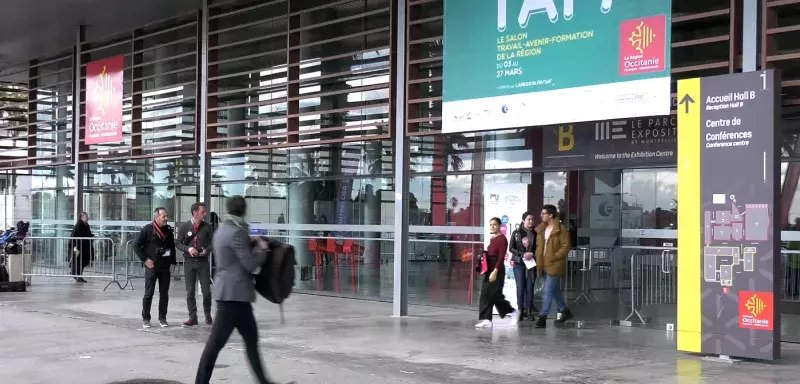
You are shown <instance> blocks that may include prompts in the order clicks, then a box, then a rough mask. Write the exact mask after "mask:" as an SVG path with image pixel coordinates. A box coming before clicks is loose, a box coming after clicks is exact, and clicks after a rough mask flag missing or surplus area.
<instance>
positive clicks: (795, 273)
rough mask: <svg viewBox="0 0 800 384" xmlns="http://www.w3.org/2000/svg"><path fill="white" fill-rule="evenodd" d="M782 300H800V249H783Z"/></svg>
mask: <svg viewBox="0 0 800 384" xmlns="http://www.w3.org/2000/svg"><path fill="white" fill-rule="evenodd" d="M781 288H783V289H782V290H781V300H783V301H788V302H800V251H794V250H782V251H781Z"/></svg>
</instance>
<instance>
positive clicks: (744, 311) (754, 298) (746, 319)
mask: <svg viewBox="0 0 800 384" xmlns="http://www.w3.org/2000/svg"><path fill="white" fill-rule="evenodd" d="M773 304H774V302H773V296H772V292H752V291H741V292H739V328H744V329H759V330H763V331H771V330H772V322H773V319H774V315H775V312H774V308H773Z"/></svg>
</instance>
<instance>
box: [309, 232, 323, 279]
mask: <svg viewBox="0 0 800 384" xmlns="http://www.w3.org/2000/svg"><path fill="white" fill-rule="evenodd" d="M308 250H309V251H310V252H313V253H314V266H315V267H316V269H317V271H316V275H317V290H318V291H321V290H322V256H323V255H324V254H325V247H323V246H322V244H320V241H319V239H309V240H308Z"/></svg>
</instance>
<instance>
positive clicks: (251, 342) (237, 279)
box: [195, 196, 273, 384]
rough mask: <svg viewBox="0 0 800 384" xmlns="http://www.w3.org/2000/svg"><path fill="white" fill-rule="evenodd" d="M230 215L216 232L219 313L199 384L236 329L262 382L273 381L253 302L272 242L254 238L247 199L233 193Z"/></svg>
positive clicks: (207, 376)
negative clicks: (262, 353)
mask: <svg viewBox="0 0 800 384" xmlns="http://www.w3.org/2000/svg"><path fill="white" fill-rule="evenodd" d="M226 207H227V210H228V214H227V215H225V216H224V217H223V219H222V225H220V227H219V228H218V229H217V232H216V233H215V234H214V240H213V248H214V260H215V261H216V266H217V269H216V275H215V278H214V287H213V294H214V297H215V298H216V299H217V316H216V321H215V322H214V325H213V327H212V328H211V336H209V338H208V342H207V343H206V347H205V349H204V350H203V355H202V356H201V357H200V366H199V367H198V368H197V378H196V379H195V383H196V384H208V382H209V380H211V374H212V373H213V371H214V364H215V363H216V361H217V357H218V356H219V352H220V351H221V350H222V348H224V347H225V343H227V342H228V338H229V337H230V336H231V333H233V330H234V328H235V329H238V330H239V333H240V334H241V335H242V338H243V339H244V344H245V349H246V350H247V358H248V360H249V361H250V368H251V369H252V370H253V373H254V374H255V375H256V378H257V379H258V382H259V383H260V384H270V383H273V381H270V380H268V379H267V377H266V374H265V373H264V368H263V367H262V365H261V356H260V354H259V351H258V326H257V325H256V319H255V317H254V316H253V307H252V305H251V303H252V302H254V301H255V300H256V289H255V280H254V277H253V274H254V273H257V272H258V271H259V270H260V268H261V265H262V264H264V261H265V260H266V258H267V247H268V244H267V243H266V241H264V240H263V239H257V240H255V243H254V244H253V243H252V241H251V240H250V226H249V225H248V224H247V222H245V221H244V215H245V213H246V211H247V202H246V201H245V200H244V198H243V197H241V196H233V197H231V198H230V200H228V202H227V206H226Z"/></svg>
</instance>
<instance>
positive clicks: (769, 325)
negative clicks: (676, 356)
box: [677, 70, 781, 360]
mask: <svg viewBox="0 0 800 384" xmlns="http://www.w3.org/2000/svg"><path fill="white" fill-rule="evenodd" d="M779 77H780V76H779V73H777V72H775V71H773V70H768V71H760V72H747V73H737V74H731V75H724V76H714V77H707V78H701V79H687V80H680V81H679V82H678V100H679V101H678V102H679V105H678V111H677V112H678V159H677V160H678V201H679V202H680V213H679V215H678V238H679V239H680V241H679V242H678V255H679V256H678V257H679V262H678V321H677V328H678V335H677V336H678V349H679V350H681V351H686V352H695V353H702V354H713V355H722V356H730V357H743V358H752V359H764V360H774V359H777V358H779V357H780V350H781V348H780V347H781V344H780V341H781V322H780V320H781V317H780V313H781V310H780V303H781V302H780V286H781V281H780V276H781V248H780V225H779V222H778V216H779V215H778V214H777V211H778V210H777V204H778V202H779V195H778V193H779V188H780V183H781V179H780V169H779V165H780V159H779V158H778V156H779V155H780V151H779V148H780V147H779V142H778V140H779V135H776V134H775V125H776V121H778V119H779V113H780V107H779V105H778V104H777V103H778V102H780V93H779V92H780V89H781V83H780V79H779Z"/></svg>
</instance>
